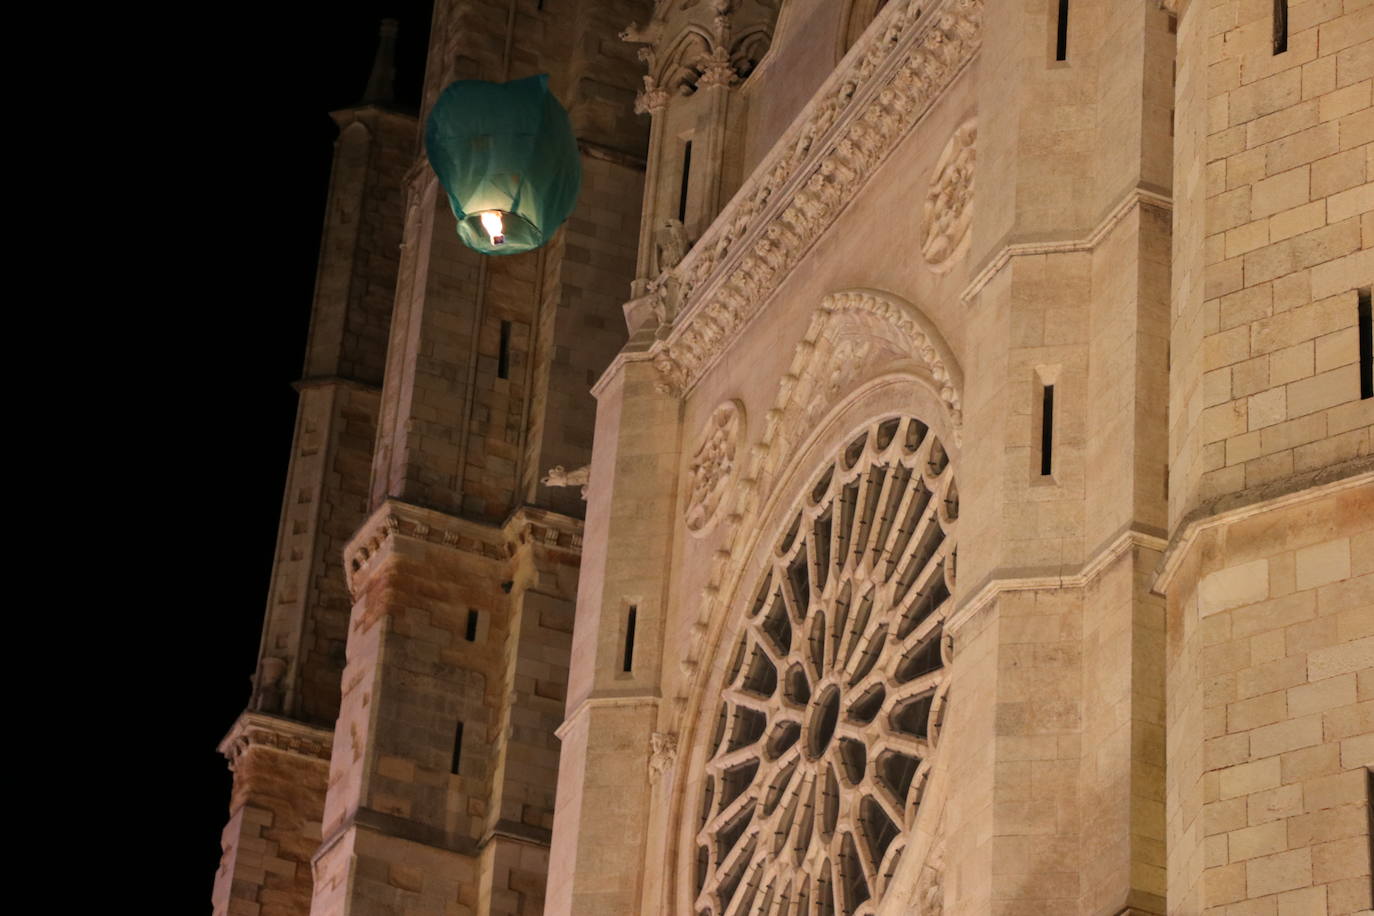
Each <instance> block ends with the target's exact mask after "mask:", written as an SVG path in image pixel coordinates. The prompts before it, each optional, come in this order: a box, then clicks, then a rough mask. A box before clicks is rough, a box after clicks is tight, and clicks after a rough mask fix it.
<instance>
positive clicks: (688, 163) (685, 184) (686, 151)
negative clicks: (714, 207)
mask: <svg viewBox="0 0 1374 916" xmlns="http://www.w3.org/2000/svg"><path fill="white" fill-rule="evenodd" d="M691 184H692V141H691V140H688V141H687V144H686V145H685V146H684V147H683V148H682V186H681V187H680V188H679V189H678V195H677V218H678V221H679V222H683V223H685V222H687V189H688V188H689V187H691Z"/></svg>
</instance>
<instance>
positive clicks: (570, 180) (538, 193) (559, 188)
mask: <svg viewBox="0 0 1374 916" xmlns="http://www.w3.org/2000/svg"><path fill="white" fill-rule="evenodd" d="M425 148H426V151H427V152H428V154H429V163H430V165H431V166H433V167H434V172H435V174H437V175H438V176H439V182H440V183H441V184H442V185H443V186H444V190H445V191H446V192H448V202H449V206H450V207H452V208H453V215H454V216H455V217H457V219H458V235H459V237H460V238H462V240H463V243H464V244H465V245H467V246H468V247H469V248H473V249H475V250H477V251H480V252H482V253H483V254H519V253H520V252H522V251H531V250H533V249H535V248H538V247H539V246H540V245H543V244H544V243H545V242H547V241H548V240H549V239H550V238H552V237H553V234H554V232H556V231H557V230H558V227H559V226H561V225H562V224H563V221H564V220H566V219H567V218H568V214H570V213H572V209H573V205H574V204H575V203H576V202H577V192H578V189H579V187H580V186H581V184H582V163H581V159H580V157H579V156H578V152H577V139H576V137H574V136H573V132H572V124H571V122H569V120H568V113H567V112H566V111H565V110H564V109H563V106H562V105H560V104H559V102H558V99H556V98H554V95H553V93H552V92H550V91H549V78H548V75H547V74H540V75H539V76H531V77H527V78H525V79H520V80H512V81H511V82H509V83H488V82H485V81H483V80H459V81H458V82H456V83H453V84H452V85H450V86H449V87H448V88H447V89H445V90H444V91H443V93H442V94H440V96H439V100H438V101H437V102H436V103H435V104H434V110H433V111H431V112H430V115H429V122H428V123H427V124H426V125H425Z"/></svg>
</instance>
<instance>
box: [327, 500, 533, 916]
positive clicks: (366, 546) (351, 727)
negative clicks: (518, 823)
mask: <svg viewBox="0 0 1374 916" xmlns="http://www.w3.org/2000/svg"><path fill="white" fill-rule="evenodd" d="M349 556H350V567H351V583H350V584H351V587H352V589H353V593H354V595H355V596H356V602H355V604H354V607H353V615H352V619H351V621H350V628H349V655H348V666H347V667H346V668H345V670H344V693H343V703H342V707H341V709H340V713H339V721H338V724H337V726H336V728H335V736H334V751H333V755H332V758H331V764H330V777H329V793H328V796H327V798H326V802H325V817H324V829H323V833H324V841H323V845H322V847H321V852H320V855H319V858H318V860H317V872H316V884H315V898H314V906H313V909H312V912H313V913H316V914H338V913H344V912H350V913H353V914H356V916H362V914H392V913H396V914H399V913H402V912H407V911H409V910H410V909H413V908H417V907H418V908H425V907H429V908H434V909H436V910H437V911H441V912H442V911H443V907H444V906H446V905H450V904H458V903H462V904H464V905H467V906H472V905H474V904H475V902H476V900H477V899H478V875H479V867H478V861H477V860H478V853H479V846H480V843H481V840H482V838H483V832H484V825H485V823H486V820H487V812H488V811H489V805H490V802H491V785H492V776H493V769H494V764H495V762H496V761H495V749H496V747H497V746H498V745H499V743H500V742H499V741H498V740H497V735H498V729H499V723H500V707H501V703H502V696H501V692H502V691H501V686H502V682H503V678H504V670H503V669H504V657H505V652H504V651H503V648H504V646H505V644H506V636H507V627H508V619H509V612H508V610H507V608H508V601H509V599H508V598H507V595H506V591H505V588H503V583H509V581H510V580H509V573H510V566H509V560H508V558H507V554H506V550H505V547H504V543H503V540H502V538H501V535H500V532H499V531H495V532H494V531H492V530H490V529H486V528H484V527H482V526H478V525H474V524H471V523H469V524H467V525H464V524H463V523H461V522H458V521H457V520H456V519H452V518H451V517H448V516H444V515H443V514H441V513H437V512H433V511H431V510H423V509H418V508H415V507H410V506H408V505H406V504H402V503H397V502H394V501H392V502H388V503H387V504H385V505H384V506H383V508H382V509H381V510H380V511H379V512H378V513H376V514H374V516H373V518H372V519H370V520H369V522H368V524H367V525H365V526H364V527H363V528H362V529H361V531H360V532H359V534H358V536H357V537H355V539H354V543H353V545H352V547H351V550H350V554H349ZM470 609H479V614H483V615H487V618H488V619H487V620H486V621H485V622H483V623H482V626H481V627H480V628H479V631H478V635H479V638H477V639H474V640H468V639H467V638H466V637H467V633H468V612H469V610H470ZM460 723H461V728H462V739H461V746H460V745H459V742H458V739H457V733H458V728H459V725H460ZM455 757H456V759H455ZM455 770H456V771H457V772H455ZM420 860H424V861H428V862H431V863H432V864H431V865H428V866H424V867H420V866H419V864H418V863H419V861H420ZM463 876H466V877H463Z"/></svg>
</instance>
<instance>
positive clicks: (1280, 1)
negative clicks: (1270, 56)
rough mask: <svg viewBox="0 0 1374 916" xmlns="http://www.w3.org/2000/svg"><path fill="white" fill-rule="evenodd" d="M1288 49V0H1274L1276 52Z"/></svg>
mask: <svg viewBox="0 0 1374 916" xmlns="http://www.w3.org/2000/svg"><path fill="white" fill-rule="evenodd" d="M1287 50H1288V0H1274V53H1275V54H1282V53H1283V52H1284V51H1287Z"/></svg>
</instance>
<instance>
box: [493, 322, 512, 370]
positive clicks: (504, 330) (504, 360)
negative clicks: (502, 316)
mask: <svg viewBox="0 0 1374 916" xmlns="http://www.w3.org/2000/svg"><path fill="white" fill-rule="evenodd" d="M496 377H497V378H510V322H509V321H503V322H501V352H500V353H498V354H497V356H496Z"/></svg>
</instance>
